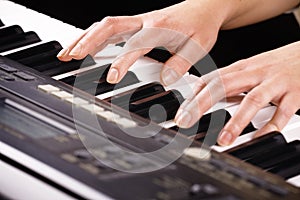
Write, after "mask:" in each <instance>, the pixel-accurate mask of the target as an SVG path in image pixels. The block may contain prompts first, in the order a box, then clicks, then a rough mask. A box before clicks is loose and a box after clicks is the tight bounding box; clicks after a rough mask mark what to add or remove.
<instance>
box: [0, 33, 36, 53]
mask: <svg viewBox="0 0 300 200" xmlns="http://www.w3.org/2000/svg"><path fill="white" fill-rule="evenodd" d="M40 41H41V39H40V38H39V36H38V35H37V34H36V33H35V32H33V31H29V32H26V33H21V34H15V35H11V36H6V37H1V38H0V52H4V51H8V50H12V49H15V48H19V47H22V46H25V45H29V44H33V43H36V42H40Z"/></svg>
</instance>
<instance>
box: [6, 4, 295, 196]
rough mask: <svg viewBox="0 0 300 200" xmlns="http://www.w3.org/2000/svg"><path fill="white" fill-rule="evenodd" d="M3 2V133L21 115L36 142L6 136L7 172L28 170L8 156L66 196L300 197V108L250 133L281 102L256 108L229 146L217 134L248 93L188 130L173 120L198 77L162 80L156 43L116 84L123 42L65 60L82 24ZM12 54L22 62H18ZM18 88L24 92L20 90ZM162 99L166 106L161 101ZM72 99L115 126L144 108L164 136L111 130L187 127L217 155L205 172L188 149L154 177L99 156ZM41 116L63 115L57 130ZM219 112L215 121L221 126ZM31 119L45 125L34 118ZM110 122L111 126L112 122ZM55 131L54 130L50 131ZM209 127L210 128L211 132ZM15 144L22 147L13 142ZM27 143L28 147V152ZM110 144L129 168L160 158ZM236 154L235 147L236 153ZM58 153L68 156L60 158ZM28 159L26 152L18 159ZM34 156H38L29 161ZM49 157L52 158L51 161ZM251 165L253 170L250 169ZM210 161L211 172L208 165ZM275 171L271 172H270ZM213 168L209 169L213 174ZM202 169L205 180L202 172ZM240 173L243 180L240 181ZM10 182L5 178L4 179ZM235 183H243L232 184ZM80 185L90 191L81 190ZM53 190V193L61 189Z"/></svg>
mask: <svg viewBox="0 0 300 200" xmlns="http://www.w3.org/2000/svg"><path fill="white" fill-rule="evenodd" d="M0 7H1V13H0V19H1V21H0V26H1V28H0V54H1V55H2V56H3V59H2V58H1V60H0V83H1V90H0V91H1V96H0V97H1V107H0V117H1V120H0V124H1V129H2V132H1V134H4V131H7V130H4V128H3V127H10V126H12V125H11V121H13V120H17V121H18V124H16V127H15V128H16V132H14V134H15V136H16V135H17V136H18V137H20V138H22V137H24V138H25V139H24V141H25V143H27V145H24V144H23V145H22V143H20V142H18V141H15V142H14V141H11V138H10V137H7V136H2V135H0V138H1V141H0V144H1V146H0V150H1V152H0V155H1V158H3V160H4V161H5V162H0V164H1V165H0V166H1V168H3V169H5V170H6V171H7V174H11V175H12V174H14V175H15V176H16V177H17V178H18V179H21V176H24V174H23V173H20V172H12V168H9V167H8V165H7V163H8V164H9V165H13V166H16V168H19V169H21V171H25V172H26V173H25V174H30V175H32V176H34V177H35V178H37V179H41V180H42V182H43V181H44V182H48V183H49V185H51V187H47V186H45V185H44V184H39V183H38V181H37V180H35V179H32V178H29V177H27V178H26V177H24V178H23V179H22V180H27V181H30V182H32V184H33V185H35V186H38V187H40V188H41V190H43V191H48V192H51V194H52V195H53V196H54V197H60V198H66V199H69V198H70V199H72V198H79V199H81V198H92V199H93V198H97V199H98V198H100V199H101V198H103V199H110V198H117V199H118V198H125V199H126V198H129V197H130V198H131V199H133V197H132V196H131V195H132V194H134V196H136V198H137V199H139V198H143V199H199V198H200V199H201V198H203V199H240V198H243V199H244V198H249V199H254V198H258V199H264V198H266V199H268V198H274V199H275V198H281V197H287V198H288V197H291V199H292V198H294V196H293V195H294V194H295V195H296V196H297V195H298V197H299V194H300V192H299V190H297V189H296V188H297V187H299V186H300V162H299V161H300V159H299V158H300V157H299V156H300V151H299V142H300V141H299V133H298V131H299V130H300V117H299V116H298V115H294V116H293V118H292V119H291V120H290V122H289V124H288V125H287V126H286V128H285V129H284V130H283V131H282V133H278V132H275V133H270V134H268V135H266V136H264V137H261V138H257V139H255V140H253V141H250V139H251V136H252V135H253V133H254V132H255V131H256V130H257V129H259V128H261V127H262V126H263V125H264V124H265V123H266V122H267V121H268V120H269V119H270V117H271V116H272V114H273V112H274V110H275V107H274V106H273V105H269V106H267V107H265V108H264V109H262V110H261V111H260V112H259V113H258V114H257V115H256V116H255V118H254V119H253V120H252V121H251V123H250V124H249V125H248V126H247V127H246V128H245V129H244V131H243V133H242V135H241V136H240V137H239V138H238V139H237V141H236V142H235V143H234V144H232V145H231V146H229V147H220V146H218V145H216V138H217V133H218V132H219V130H220V129H221V128H222V126H223V125H224V124H225V123H226V122H227V121H228V120H229V119H230V117H231V116H232V115H233V114H234V112H235V110H236V109H237V107H238V102H237V101H233V102H220V103H219V104H217V105H216V106H215V107H213V108H212V109H211V110H210V111H209V112H207V113H206V114H205V115H204V116H203V117H202V118H201V119H200V120H199V122H198V123H197V124H196V125H195V126H194V127H192V128H190V129H180V128H179V127H177V126H176V125H175V124H174V123H173V122H172V119H173V117H174V116H175V113H176V110H177V109H178V107H179V105H180V103H182V102H183V100H184V99H185V98H187V96H188V95H189V91H190V87H191V86H192V84H193V82H194V81H195V79H196V76H194V75H192V74H189V73H187V74H186V75H185V76H184V78H183V79H182V80H181V81H179V82H178V83H175V84H174V85H171V86H169V87H164V86H162V85H161V84H160V83H159V70H160V67H161V63H160V62H159V61H157V60H160V59H158V58H157V57H161V55H159V53H161V51H155V50H154V51H152V52H151V54H148V55H147V56H145V57H144V58H141V59H140V60H138V61H137V62H136V63H135V64H134V65H133V66H132V67H131V68H130V71H129V72H128V73H127V75H126V76H125V78H124V79H123V80H122V82H121V83H120V84H117V85H112V84H109V83H107V82H106V81H105V78H106V74H107V70H108V67H109V66H110V63H111V62H112V60H113V59H114V57H115V56H117V55H118V53H119V52H120V50H121V49H122V47H120V46H117V45H116V46H115V45H110V46H108V47H107V48H106V49H104V50H103V51H101V52H99V53H98V54H97V55H96V56H94V57H91V56H87V57H86V58H85V59H83V60H72V61H70V62H61V61H59V60H58V59H57V58H56V55H57V53H58V52H59V51H60V50H61V49H62V47H63V46H65V45H67V44H69V43H70V42H71V40H72V39H73V38H76V36H78V35H79V34H81V33H82V30H81V29H78V28H76V27H74V26H71V25H68V24H65V23H63V22H60V21H58V20H55V19H53V18H50V17H48V16H46V15H43V14H40V13H37V12H35V11H33V10H30V9H27V8H25V7H23V6H20V5H17V4H14V3H12V2H10V1H4V0H2V1H0ZM4 8H6V9H4ZM11 10H15V11H14V13H18V12H22V13H23V15H22V16H21V15H20V16H19V15H16V14H14V13H12V12H11ZM53 27H55V28H53ZM62 33H63V34H62ZM155 58H156V59H157V60H155ZM8 59H10V60H8ZM11 60H12V61H14V62H17V63H21V64H22V65H18V64H15V63H14V62H12V61H11ZM23 65H24V66H27V67H29V68H31V69H29V71H27V69H26V68H24V69H23ZM35 72H36V74H35ZM99 75H101V76H99ZM50 77H51V78H50ZM187 82H188V83H189V84H187ZM23 84H24V85H23ZM17 86H19V87H17ZM22 86H23V88H22ZM33 88H34V89H35V90H34V89H33ZM72 88H74V89H75V88H76V89H79V90H81V91H84V94H86V95H87V96H86V97H91V96H89V95H94V96H95V97H96V99H97V100H95V102H100V103H99V105H98V106H96V107H95V106H93V105H91V103H90V102H89V99H84V98H83V97H82V98H80V97H74V96H72ZM12 91H13V92H12ZM40 91H42V93H40ZM13 93H15V94H14V95H12V94H13ZM16 96H19V98H20V99H18V98H16ZM30 98H32V99H30ZM47 98H49V99H47ZM25 100H26V101H25ZM27 101H28V102H27ZM29 102H30V103H29ZM43 104H44V105H43ZM110 104H113V105H116V106H117V109H116V111H117V113H112V112H110V108H109V107H107V105H110ZM158 104H159V105H160V106H159V107H157V106H156V105H158ZM70 105H71V106H70ZM72 105H73V106H74V105H76V106H79V107H80V108H84V112H83V113H85V112H86V111H91V112H92V113H93V112H95V113H96V115H97V116H98V117H100V118H101V120H103V121H105V122H103V123H104V124H112V125H111V126H115V125H113V124H117V125H121V126H122V127H125V128H126V129H130V130H132V129H134V128H135V127H136V126H137V124H139V123H142V122H143V123H145V122H147V121H146V120H145V121H143V120H141V119H140V118H139V117H141V118H143V119H151V120H152V121H153V122H155V124H157V125H158V126H161V127H164V128H165V129H166V131H165V132H163V133H162V134H161V135H160V134H159V135H158V136H156V137H151V139H148V140H145V142H144V143H141V141H140V140H136V143H133V142H134V141H135V139H132V138H131V139H130V138H129V137H127V136H121V133H119V132H118V131H116V133H111V134H112V136H113V137H114V138H118V137H120V138H119V139H122V140H123V141H122V142H123V144H124V145H125V144H126V142H127V143H128V144H126V145H125V146H130V145H132V146H136V148H138V149H141V150H143V151H145V150H149V149H151V150H153V148H154V149H155V148H158V147H161V146H162V145H165V144H168V143H169V142H170V141H171V140H172V137H171V136H172V133H174V131H175V132H177V131H178V132H180V133H181V134H183V135H184V136H185V137H186V138H188V139H189V140H194V141H197V142H196V143H197V144H202V143H205V144H206V145H208V146H209V148H211V150H213V152H214V154H213V158H211V160H209V161H208V162H198V163H196V164H197V165H198V167H197V170H198V171H197V170H195V168H193V167H195V165H193V164H191V163H190V162H192V161H189V160H186V159H187V158H185V157H183V158H182V159H179V160H178V162H177V161H176V162H175V163H174V164H172V165H170V166H169V167H166V169H162V170H159V171H158V172H152V173H149V174H146V175H144V176H143V175H135V174H134V175H133V174H131V175H128V174H126V173H122V172H117V171H116V170H114V169H111V168H109V167H107V166H106V165H104V164H103V163H102V162H100V161H98V160H97V159H95V158H93V156H91V155H90V153H89V152H88V151H87V150H86V149H85V148H84V147H83V146H82V144H81V142H80V140H79V139H78V137H76V134H74V131H75V130H74V129H73V128H74V127H73V126H74V125H70V121H68V120H66V119H65V118H64V117H66V116H67V117H66V118H68V117H70V116H72V113H70V110H71V111H72V109H71V108H72ZM27 106H28V109H31V110H30V111H28V109H27V108H26V107H27ZM102 106H103V107H102ZM161 107H163V108H164V109H163V110H164V112H162V111H161V110H162V109H161ZM43 108H47V109H48V110H51V113H47V112H46V110H43ZM97 109H98V110H97ZM122 109H125V110H126V109H127V110H129V111H130V113H132V114H133V119H135V118H136V119H137V121H132V120H130V119H127V118H126V117H122V111H121V110H122ZM20 110H21V111H22V114H21V115H20V113H19V111H20ZM39 112H40V113H39ZM118 112H120V113H118ZM24 113H26V114H29V115H30V117H28V116H27V115H24V116H25V118H26V120H25V118H23V117H22V116H23V114H24ZM54 114H57V116H55V115H54ZM136 115H137V116H139V117H137V116H136ZM212 115H213V116H214V117H212ZM26 116H27V117H26ZM39 117H41V118H43V119H44V122H47V123H48V124H49V123H50V122H51V123H50V124H52V125H53V124H55V128H54V129H55V131H54V130H53V131H51V130H52V129H53V127H51V128H49V129H47V127H48V125H45V124H44V123H40V122H38V123H37V122H36V119H35V118H39ZM52 118H53V119H52ZM115 118H117V120H116V119H115ZM211 119H213V120H215V121H214V123H212V126H211ZM55 120H57V121H55ZM139 120H141V121H139ZM107 122H108V123H107ZM47 123H46V124H47ZM30 124H35V125H32V127H31V125H30ZM106 126H107V127H106ZM17 127H19V129H18V128H17ZM30 127H31V128H32V129H30ZM45 127H46V128H45ZM70 127H71V128H70ZM105 127H106V128H108V129H111V127H110V125H105ZM45 130H49V131H48V133H47V131H45ZM58 130H60V131H63V132H66V135H67V137H63V136H62V135H60V133H59V131H58ZM39 131H45V132H46V133H45V134H46V136H45V135H43V134H41V135H39V134H38V133H39ZM208 131H209V134H207V132H208ZM17 132H22V133H24V132H26V133H24V134H26V135H25V136H24V135H22V134H19V133H17ZM75 132H76V131H75ZM195 133H196V134H195ZM213 133H215V134H213ZM118 134H120V136H119V135H118ZM170 134H171V136H170ZM12 135H13V134H12ZM28 138H29V139H28ZM32 138H33V139H32ZM2 140H3V142H2ZM35 140H36V141H38V142H37V143H38V146H40V147H43V146H44V147H45V149H46V150H47V149H48V150H50V152H52V153H53V152H54V154H49V152H47V151H46V150H43V149H42V148H41V152H40V155H39V154H38V153H37V152H35V153H34V148H33V149H30V147H28V146H29V145H31V144H32V146H33V147H35V148H36V147H37V146H36V143H35V142H34V141H35ZM152 140H153V141H152ZM58 141H59V142H58ZM70 141H71V142H70ZM146 141H147V142H146ZM68 142H69V143H68ZM198 142H200V143H198ZM12 144H14V145H16V146H11V145H12ZM49 144H50V145H49ZM65 144H66V146H65ZM129 144H130V145H129ZM52 145H53V146H52ZM68 145H69V146H68ZM151 145H153V146H151ZM17 148H20V151H23V150H24V152H20V151H18V150H17ZM128 148H129V147H128ZM44 151H45V152H44ZM99 151H100V150H99ZM102 151H103V152H104V153H105V156H104V157H105V159H107V160H109V161H112V160H113V161H116V160H117V161H116V162H117V164H119V165H122V166H125V167H137V166H138V168H143V167H145V166H143V165H148V164H149V163H150V162H149V161H148V160H146V159H145V161H143V159H142V158H139V159H137V158H133V157H130V156H128V157H126V156H124V157H122V159H124V160H122V159H120V158H118V159H116V158H115V157H113V156H114V153H115V151H116V150H115V149H111V148H106V147H103V148H102V149H101V152H102ZM26 152H27V154H29V155H31V154H32V155H31V156H33V157H34V159H32V158H31V157H30V156H29V157H28V155H27V154H26ZM28 152H29V153H28ZM103 152H102V153H103ZM24 153H25V154H24ZM30 153H31V154H30ZM43 153H44V154H43ZM41 155H46V156H49V159H47V158H41ZM101 155H102V154H101ZM223 155H224V157H222V156H223ZM228 155H230V156H229V157H228V158H227V156H228ZM16 156H19V158H18V157H16ZM55 156H58V157H59V159H58V158H54V157H55ZM102 156H103V155H102ZM231 156H233V157H235V158H232V157H231ZM21 158H22V159H24V161H20V160H18V159H21ZM36 158H38V159H40V161H37V160H36ZM51 158H52V159H53V160H51ZM28 161H30V162H32V163H31V164H29V163H28ZM54 162H55V163H54ZM193 162H194V161H193ZM44 163H46V165H48V166H44ZM233 163H234V164H233ZM33 164H36V165H37V167H39V166H41V168H40V169H37V167H33V166H32V165H33ZM248 164H251V165H254V167H253V166H251V165H248ZM149 165H150V164H149ZM78 166H79V167H78ZM172 167H174V169H173V168H172ZM248 167H249V170H245V169H248ZM252 167H253V168H252ZM53 168H56V169H53ZM192 169H193V170H192ZM203 169H205V170H207V171H205V172H203V171H201V170H203ZM5 170H1V171H2V174H1V175H3V174H4V173H5V172H4V171H5ZM41 170H46V171H41ZM56 170H58V171H59V172H57V171H56ZM83 170H84V171H85V172H84V173H83V172H82V171H83ZM251 170H252V172H253V173H252V172H251ZM265 171H267V172H269V173H264V172H265ZM48 172H49V174H51V175H50V176H53V175H57V177H55V176H54V177H49V174H48V175H47V174H45V173H48ZM206 172H207V174H208V175H207V177H205V178H204V174H205V173H206ZM18 173H20V174H19V175H18ZM85 173H87V174H88V175H86V174H85ZM256 173H257V174H256ZM212 174H215V175H214V176H213V175H212ZM91 175H92V177H93V178H92V177H91ZM256 175H257V176H256ZM70 177H71V178H70ZM199 177H201V178H203V179H201V181H200V180H197V178H199ZM212 177H215V178H216V177H217V178H216V179H213V178H212ZM274 177H275V178H274ZM60 178H61V180H59V179H60ZM97 178H99V180H100V181H99V180H98V179H97ZM222 179H224V180H222ZM245 180H246V181H245ZM282 180H283V181H282ZM2 181H3V180H2ZM64 181H65V182H64ZM97 181H99V182H97ZM235 181H237V182H238V183H240V185H239V186H234V184H236V182H235ZM8 182H9V181H3V182H0V184H7V183H8ZM230 183H231V184H233V185H232V186H230ZM99 184H100V185H99ZM172 185H173V186H172ZM2 186H3V188H8V190H9V188H10V187H9V186H7V185H1V187H2ZM4 186H5V187H4ZM140 187H142V188H143V189H141V188H140ZM53 188H55V189H53ZM78 188H82V190H81V191H78ZM136 188H138V189H136ZM257 188H261V189H259V190H258V189H257ZM57 189H58V190H57ZM115 189H116V190H118V191H115ZM139 190H140V191H139ZM245 190H248V191H245ZM253 191H255V192H257V191H258V192H257V195H255V196H256V197H255V196H253V195H254V194H256V193H255V192H253ZM1 193H3V194H4V196H6V195H10V194H7V191H4V190H1V189H0V194H1ZM243 193H244V194H243ZM251 193H252V194H251ZM41 195H42V194H41ZM247 195H249V196H248V197H247ZM50 199H53V198H52V196H51V197H50Z"/></svg>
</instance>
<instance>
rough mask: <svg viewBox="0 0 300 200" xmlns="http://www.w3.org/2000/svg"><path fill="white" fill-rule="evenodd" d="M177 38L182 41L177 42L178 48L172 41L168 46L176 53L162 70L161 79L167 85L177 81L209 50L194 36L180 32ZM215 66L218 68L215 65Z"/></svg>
mask: <svg viewBox="0 0 300 200" xmlns="http://www.w3.org/2000/svg"><path fill="white" fill-rule="evenodd" d="M176 34H177V33H176ZM175 38H176V39H178V38H180V39H181V40H180V41H182V42H181V44H180V43H179V44H178V43H177V47H176V48H175V45H172V42H171V45H170V44H168V46H169V47H168V46H167V48H171V49H173V50H174V51H175V52H176V53H175V55H173V56H172V57H171V58H169V59H168V61H167V62H166V63H165V65H164V67H163V68H162V71H161V81H162V83H163V84H164V85H166V86H167V85H170V84H172V83H175V82H176V81H177V80H178V79H180V78H181V77H182V76H183V75H184V74H185V73H186V72H187V71H188V70H189V69H190V68H191V66H192V65H194V64H195V63H196V62H197V61H199V60H200V59H201V58H203V57H204V56H205V55H207V51H206V50H205V49H204V48H203V47H202V46H201V45H200V43H199V42H197V41H196V40H194V39H193V37H189V36H187V35H183V34H182V35H180V34H178V35H176V37H175ZM170 46H171V47H170ZM213 67H214V69H217V67H216V66H215V65H214V66H213ZM199 70H201V69H199Z"/></svg>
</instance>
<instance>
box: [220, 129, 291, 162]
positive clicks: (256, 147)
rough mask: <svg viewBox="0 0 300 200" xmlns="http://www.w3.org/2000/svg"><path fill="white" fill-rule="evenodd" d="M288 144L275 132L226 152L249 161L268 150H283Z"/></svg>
mask: <svg viewBox="0 0 300 200" xmlns="http://www.w3.org/2000/svg"><path fill="white" fill-rule="evenodd" d="M285 144H286V140H285V139H284V137H283V135H282V134H281V133H280V132H273V133H269V134H266V135H264V136H262V137H259V138H256V139H253V140H252V141H250V142H247V143H245V144H242V145H239V146H237V147H235V148H232V149H229V150H227V151H225V152H226V153H229V154H231V155H233V156H235V157H237V158H239V159H241V160H244V161H247V160H248V159H250V158H253V157H255V156H257V155H260V154H261V153H262V152H264V151H266V150H267V149H273V148H281V147H283V146H284V145H285Z"/></svg>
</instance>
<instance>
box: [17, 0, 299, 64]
mask: <svg viewBox="0 0 300 200" xmlns="http://www.w3.org/2000/svg"><path fill="white" fill-rule="evenodd" d="M180 1H181V0H151V1H142V0H123V1H118V2H117V1H100V0H98V1H95V0H84V1H71V0H51V1H41V0H30V1H28V0H14V2H16V3H18V4H22V5H24V6H26V7H28V8H31V9H33V10H36V11H38V12H41V13H44V14H46V15H48V16H51V17H53V18H56V19H59V20H61V21H64V22H66V23H68V24H72V25H74V26H76V27H79V28H82V29H85V28H87V27H89V26H90V25H91V24H92V23H93V22H96V21H100V20H101V19H102V18H104V17H105V16H116V15H133V14H140V13H143V12H147V11H152V10H154V9H160V8H163V7H166V6H169V5H172V4H174V3H178V2H180ZM299 39H300V29H299V25H298V24H297V22H296V20H295V18H294V16H293V15H292V14H283V15H280V16H278V17H274V18H273V19H269V20H266V21H264V22H261V23H258V24H255V25H249V26H246V27H242V28H238V29H234V30H229V31H220V33H219V37H218V40H217V43H216V45H215V46H214V48H213V49H212V51H211V52H210V56H211V57H212V58H213V60H214V61H215V63H216V64H217V66H218V67H222V66H225V65H228V64H230V63H232V62H234V61H236V60H239V59H241V58H247V57H249V56H252V55H255V54H257V53H260V52H263V51H267V50H270V49H274V48H277V47H280V46H282V45H285V44H288V43H291V42H294V41H298V40H299Z"/></svg>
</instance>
